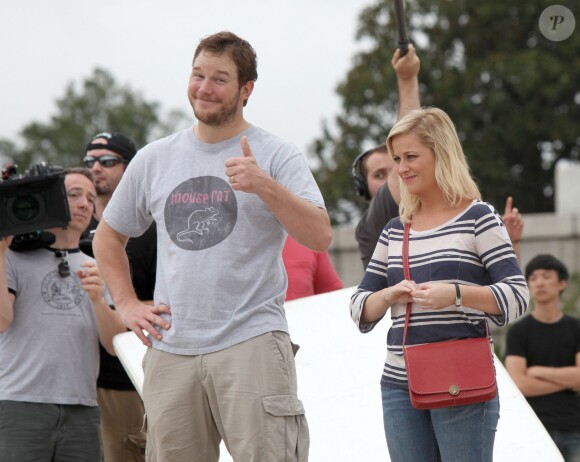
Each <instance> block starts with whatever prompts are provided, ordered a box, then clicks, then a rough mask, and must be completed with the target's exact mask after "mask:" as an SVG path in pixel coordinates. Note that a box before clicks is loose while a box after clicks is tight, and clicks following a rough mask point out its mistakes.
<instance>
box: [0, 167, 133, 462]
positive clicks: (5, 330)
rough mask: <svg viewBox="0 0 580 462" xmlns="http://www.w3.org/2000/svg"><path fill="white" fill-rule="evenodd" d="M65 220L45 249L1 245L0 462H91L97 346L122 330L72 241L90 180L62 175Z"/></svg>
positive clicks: (74, 171)
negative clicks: (17, 249) (67, 212)
mask: <svg viewBox="0 0 580 462" xmlns="http://www.w3.org/2000/svg"><path fill="white" fill-rule="evenodd" d="M65 172H66V173H65V178H64V186H65V190H66V196H67V200H68V205H69V210H70V216H71V220H70V223H69V225H68V227H67V228H66V229H62V228H55V229H50V230H47V231H48V232H51V233H53V234H54V236H55V240H54V243H53V244H52V245H51V246H50V247H48V248H38V249H35V250H27V251H22V252H15V251H13V250H10V249H8V241H9V239H6V238H5V239H0V459H1V460H2V461H3V462H38V461H50V462H70V461H79V462H100V460H101V443H100V438H99V408H98V407H97V390H96V381H97V374H98V370H99V344H100V345H102V346H103V347H104V348H105V349H106V350H107V351H108V352H109V353H110V354H114V350H113V337H114V336H115V335H116V334H118V333H120V332H124V331H125V327H124V326H123V324H122V322H121V320H120V318H119V316H118V314H117V313H116V312H115V311H113V310H111V309H110V308H109V303H108V301H107V299H108V295H107V294H106V291H105V285H104V283H103V280H102V279H101V277H100V275H99V270H98V268H97V266H96V264H95V261H94V259H92V258H90V257H88V256H87V255H85V254H83V253H82V252H81V251H80V250H79V240H80V237H81V234H82V232H83V230H85V229H86V227H87V225H88V224H89V221H90V219H91V216H92V214H93V210H94V203H95V199H96V190H95V185H94V183H93V176H92V174H91V172H90V171H88V170H87V169H84V168H71V169H68V170H66V171H65Z"/></svg>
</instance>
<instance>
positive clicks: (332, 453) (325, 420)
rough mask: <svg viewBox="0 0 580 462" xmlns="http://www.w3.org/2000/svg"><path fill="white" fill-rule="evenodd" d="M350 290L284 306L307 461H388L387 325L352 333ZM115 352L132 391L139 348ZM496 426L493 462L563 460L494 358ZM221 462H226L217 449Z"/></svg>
mask: <svg viewBox="0 0 580 462" xmlns="http://www.w3.org/2000/svg"><path fill="white" fill-rule="evenodd" d="M354 289H355V288H354V287H350V288H346V289H342V290H339V291H336V292H331V293H328V294H322V295H315V296H313V297H308V298H303V299H300V300H293V301H291V302H288V303H286V315H287V318H288V323H289V325H290V333H291V338H292V341H293V342H294V343H297V344H299V345H300V350H299V352H298V354H297V356H296V367H297V373H298V397H299V398H300V399H301V400H302V401H303V402H304V407H305V409H306V416H307V419H308V425H309V428H310V439H311V445H310V460H312V461H314V462H353V461H363V460H364V461H365V462H375V461H376V462H385V461H388V460H390V459H389V455H388V452H387V445H386V442H385V437H384V433H383V423H382V409H381V394H380V385H379V381H380V376H381V372H382V367H383V363H384V358H385V354H386V334H387V330H388V328H389V325H390V319H389V318H388V316H387V317H385V319H383V320H382V321H381V323H380V324H379V325H378V326H377V327H376V328H375V329H374V331H372V332H370V333H368V334H361V333H359V332H358V330H357V328H356V327H355V325H354V323H353V322H352V320H351V319H350V315H349V310H348V303H349V299H350V295H351V294H352V293H353V292H354ZM114 345H115V349H116V351H117V354H118V356H119V358H120V360H121V362H122V363H123V365H124V367H125V369H126V370H127V372H128V373H129V376H130V377H131V380H133V383H134V384H135V386H136V387H137V389H138V390H139V391H141V389H142V383H143V370H142V368H141V360H142V358H143V355H144V353H145V347H144V346H143V345H142V344H141V342H140V340H139V339H138V338H137V336H136V335H135V334H133V333H132V332H127V333H123V334H119V335H117V336H116V337H115V339H114ZM495 365H496V370H497V379H498V387H499V395H500V420H499V425H498V432H497V436H496V440H495V447H494V461H495V462H513V461H514V460H522V461H526V462H546V461H550V462H559V461H563V458H562V456H561V455H560V453H559V452H558V450H557V448H556V446H555V444H554V443H553V442H552V440H551V438H550V436H549V435H548V433H547V432H546V430H545V429H544V427H543V426H542V424H541V423H540V421H539V420H538V418H537V417H536V415H535V414H534V412H533V411H532V409H531V408H530V406H529V405H528V403H527V402H526V400H525V398H524V397H523V396H522V394H521V393H520V391H519V390H518V389H517V387H516V386H515V385H514V383H513V382H512V380H511V379H510V377H509V375H508V374H507V372H506V370H505V368H504V367H503V365H502V364H501V362H500V361H499V360H498V359H497V358H495ZM221 453H222V456H221V458H220V461H224V462H230V461H232V458H231V457H230V455H229V454H228V452H227V450H226V448H225V446H224V445H223V444H222V447H221Z"/></svg>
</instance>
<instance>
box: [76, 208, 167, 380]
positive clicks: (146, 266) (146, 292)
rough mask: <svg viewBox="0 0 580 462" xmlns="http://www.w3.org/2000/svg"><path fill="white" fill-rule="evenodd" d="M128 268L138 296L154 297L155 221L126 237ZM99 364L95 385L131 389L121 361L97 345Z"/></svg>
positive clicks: (92, 224)
mask: <svg viewBox="0 0 580 462" xmlns="http://www.w3.org/2000/svg"><path fill="white" fill-rule="evenodd" d="M97 225H98V221H97V220H96V219H95V218H93V219H92V220H91V223H90V225H89V227H88V228H87V231H86V232H85V234H88V231H91V230H93V229H95V228H96V227H97ZM125 250H126V252H127V256H128V257H129V267H130V270H131V281H132V282H133V287H134V289H135V293H136V294H137V298H138V299H139V300H153V292H154V290H155V271H156V264H157V228H156V227H155V223H154V224H152V225H151V226H150V227H149V228H148V229H147V231H145V232H144V233H143V234H142V235H141V236H139V237H133V238H131V239H129V240H128V242H127V247H126V249H125ZM99 350H100V355H101V364H100V369H99V377H98V378H97V386H99V387H101V388H109V389H113V390H134V389H135V387H134V386H133V383H132V382H131V379H130V378H129V376H128V375H127V373H126V372H125V369H124V368H123V365H122V364H121V361H119V359H118V358H117V357H116V356H112V355H110V354H109V353H107V350H105V349H104V348H103V347H102V346H101V345H99Z"/></svg>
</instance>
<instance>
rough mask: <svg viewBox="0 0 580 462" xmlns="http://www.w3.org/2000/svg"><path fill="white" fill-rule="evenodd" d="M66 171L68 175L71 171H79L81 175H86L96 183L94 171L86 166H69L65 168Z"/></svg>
mask: <svg viewBox="0 0 580 462" xmlns="http://www.w3.org/2000/svg"><path fill="white" fill-rule="evenodd" d="M64 173H65V175H68V174H69V173H78V174H79V175H84V176H86V177H87V178H88V179H89V180H91V183H93V184H95V175H94V173H93V172H92V171H91V170H89V169H88V168H86V167H69V168H67V169H65V170H64Z"/></svg>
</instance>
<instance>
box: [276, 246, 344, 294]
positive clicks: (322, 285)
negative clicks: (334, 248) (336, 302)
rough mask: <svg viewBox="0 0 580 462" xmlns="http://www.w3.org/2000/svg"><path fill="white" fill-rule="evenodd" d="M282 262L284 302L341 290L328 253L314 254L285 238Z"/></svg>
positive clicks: (338, 278) (340, 283)
mask: <svg viewBox="0 0 580 462" xmlns="http://www.w3.org/2000/svg"><path fill="white" fill-rule="evenodd" d="M282 260H283V261H284V267H285V268H286V274H287V275H288V290H287V291H286V301H287V302H288V301H290V300H294V299H296V298H302V297H309V296H311V295H316V294H324V293H326V292H332V291H333V290H338V289H342V287H343V285H342V281H341V280H340V277H339V276H338V274H336V270H335V269H334V266H333V265H332V261H330V256H329V255H328V252H314V251H312V250H310V249H309V248H307V247H304V246H303V245H300V244H298V242H296V241H295V240H294V239H293V238H292V236H288V237H287V238H286V242H285V244H284V248H283V249H282Z"/></svg>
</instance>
